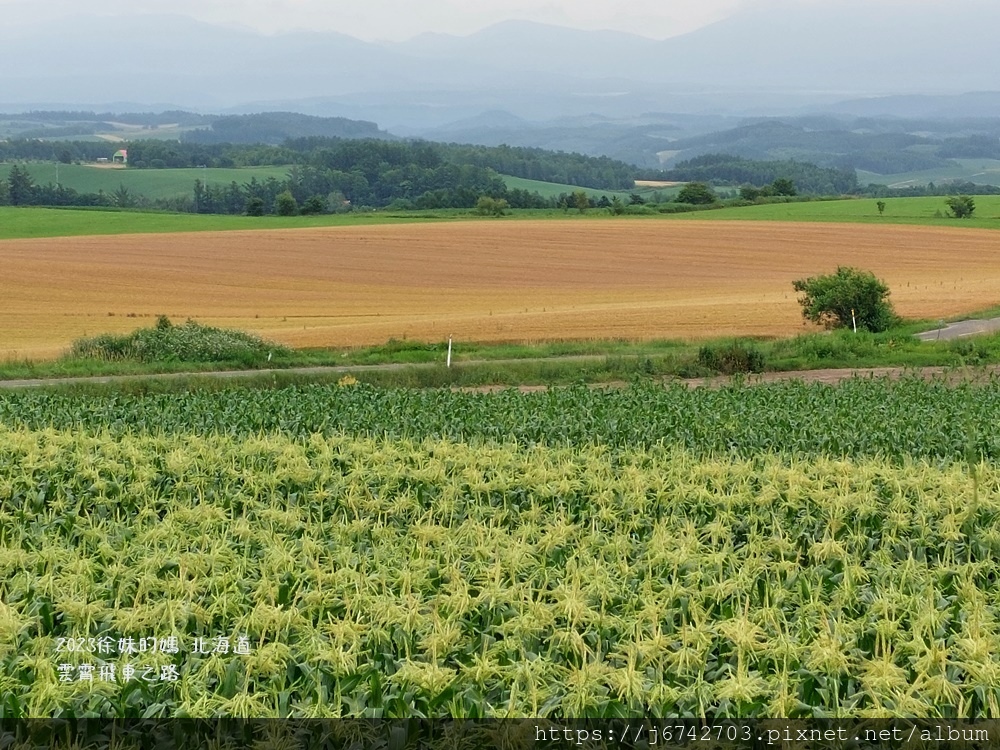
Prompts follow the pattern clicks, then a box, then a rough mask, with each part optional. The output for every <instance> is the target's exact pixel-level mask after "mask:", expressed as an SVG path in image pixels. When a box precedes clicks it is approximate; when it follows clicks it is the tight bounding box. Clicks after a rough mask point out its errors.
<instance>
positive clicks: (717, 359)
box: [698, 341, 765, 375]
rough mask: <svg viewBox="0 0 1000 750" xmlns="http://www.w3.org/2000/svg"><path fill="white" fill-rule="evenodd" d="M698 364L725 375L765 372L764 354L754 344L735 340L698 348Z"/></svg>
mask: <svg viewBox="0 0 1000 750" xmlns="http://www.w3.org/2000/svg"><path fill="white" fill-rule="evenodd" d="M698 364H699V365H701V366H702V367H707V368H708V369H710V370H713V371H715V372H718V373H722V374H723V375H734V374H736V373H738V372H764V365H765V360H764V354H763V353H762V352H761V351H760V350H759V349H758V348H757V347H755V346H754V345H753V344H751V343H749V342H743V341H733V342H731V343H728V344H714V345H706V346H703V347H701V349H699V350H698Z"/></svg>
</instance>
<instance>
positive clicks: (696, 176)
mask: <svg viewBox="0 0 1000 750" xmlns="http://www.w3.org/2000/svg"><path fill="white" fill-rule="evenodd" d="M640 179H653V180H675V181H677V182H711V183H713V184H716V185H732V186H744V185H751V186H757V187H763V186H765V185H773V184H774V181H775V180H791V181H792V182H794V183H795V186H796V189H797V190H798V192H799V193H802V194H804V195H848V194H851V193H854V192H856V191H857V190H858V177H857V174H856V173H855V172H854V170H853V169H833V168H828V167H817V166H816V165H815V164H810V163H808V162H801V161H759V160H754V159H746V158H743V157H740V156H732V155H731V154H704V155H702V156H696V157H694V158H693V159H688V160H687V161H683V162H681V163H679V164H677V165H676V166H674V167H673V168H672V169H668V170H665V171H660V172H644V173H643V174H642V176H641V178H640Z"/></svg>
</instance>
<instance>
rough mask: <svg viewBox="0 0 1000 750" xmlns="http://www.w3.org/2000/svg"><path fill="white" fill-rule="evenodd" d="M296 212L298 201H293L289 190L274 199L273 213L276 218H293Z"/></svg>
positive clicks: (297, 210)
mask: <svg viewBox="0 0 1000 750" xmlns="http://www.w3.org/2000/svg"><path fill="white" fill-rule="evenodd" d="M298 212H299V204H298V201H296V200H295V196H294V195H292V193H291V191H290V190H285V191H283V192H281V193H278V195H277V197H276V198H275V199H274V213H276V214H278V216H294V215H295V214H297V213H298Z"/></svg>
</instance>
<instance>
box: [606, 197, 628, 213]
mask: <svg viewBox="0 0 1000 750" xmlns="http://www.w3.org/2000/svg"><path fill="white" fill-rule="evenodd" d="M608 211H610V212H611V214H612V215H613V216H621V215H622V214H623V213H625V204H624V203H622V199H621V198H619V197H618V196H617V195H616V196H615V197H614V198H612V199H611V205H610V206H609V207H608Z"/></svg>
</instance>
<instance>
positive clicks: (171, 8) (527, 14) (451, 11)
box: [0, 0, 809, 40]
mask: <svg viewBox="0 0 1000 750" xmlns="http://www.w3.org/2000/svg"><path fill="white" fill-rule="evenodd" d="M771 1H773V0H0V15H2V17H3V18H4V23H5V24H17V25H21V24H24V23H32V22H44V21H49V20H53V19H57V18H59V17H67V16H71V15H79V14H92V13H93V14H107V13H114V14H118V13H129V14H131V13H140V12H142V13H145V12H149V13H173V14H181V15H186V16H192V17H194V18H198V19H201V20H204V21H210V22H214V23H225V24H229V25H243V26H249V27H252V28H254V29H258V30H260V31H264V32H274V31H287V30H293V29H314V30H324V31H326V30H329V31H340V32H342V33H346V34H350V35H351V36H356V37H360V38H362V39H366V40H375V39H406V38H409V37H412V36H415V35H416V34H419V33H421V32H424V31H438V32H443V33H453V34H467V33H471V32H473V31H476V30H478V29H480V28H483V27H484V26H488V25H490V24H492V23H496V22H498V21H503V20H506V19H512V18H517V19H528V20H534V21H541V22H545V23H553V24H558V25H562V26H573V27H576V28H594V29H597V28H606V29H618V30H621V31H630V32H633V33H638V34H642V35H644V36H649V37H654V38H665V37H668V36H673V35H675V34H680V33H683V32H686V31H691V30H693V29H695V28H697V27H699V26H703V25H705V24H707V23H711V22H713V21H717V20H719V19H721V18H724V17H726V16H727V15H729V14H730V13H732V12H733V11H734V10H737V9H738V8H740V7H746V6H748V5H753V4H757V3H760V2H771ZM786 1H787V0H786ZM792 1H795V2H808V1H809V0H792Z"/></svg>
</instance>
